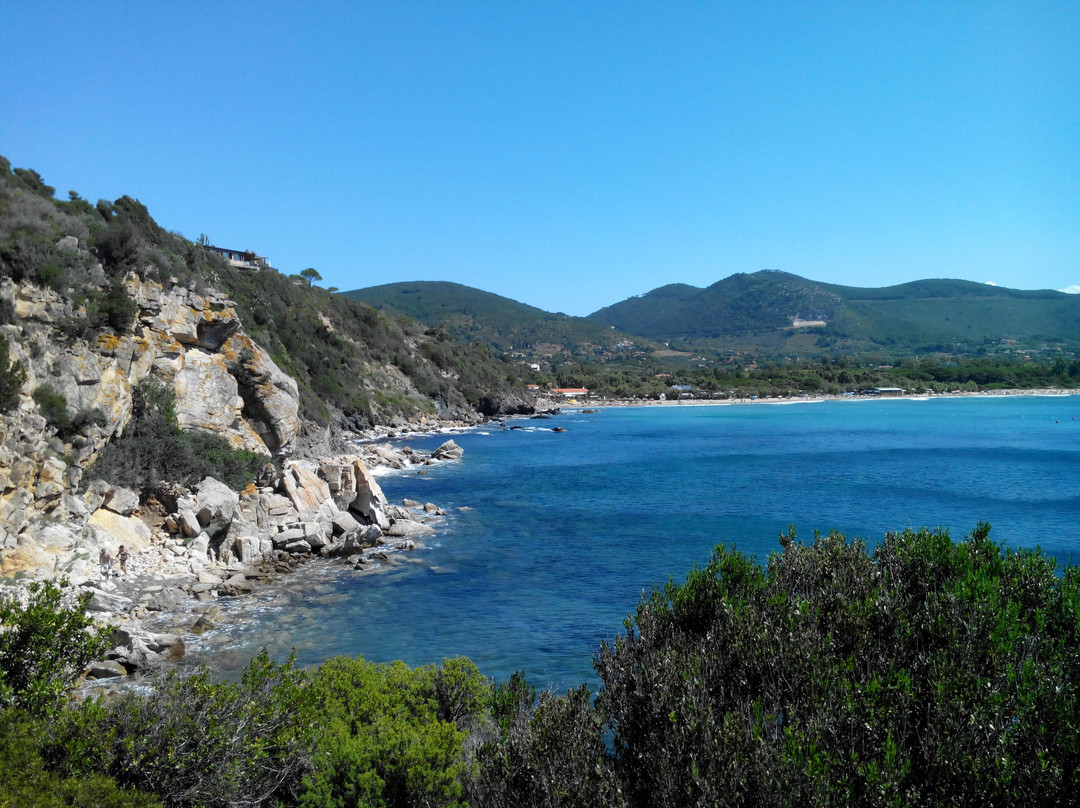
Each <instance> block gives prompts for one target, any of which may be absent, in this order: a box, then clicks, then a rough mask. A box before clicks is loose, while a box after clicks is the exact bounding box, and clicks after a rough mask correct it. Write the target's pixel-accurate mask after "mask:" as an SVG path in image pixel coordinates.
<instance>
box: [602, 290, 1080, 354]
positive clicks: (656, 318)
mask: <svg viewBox="0 0 1080 808" xmlns="http://www.w3.org/2000/svg"><path fill="white" fill-rule="evenodd" d="M588 319H590V320H592V321H594V322H596V323H597V324H603V325H607V326H609V327H614V328H616V329H620V330H623V331H627V332H630V333H636V334H640V335H642V336H644V337H647V338H650V339H654V340H658V341H665V342H671V343H673V346H674V345H676V344H677V345H679V346H680V347H686V348H692V349H694V350H736V351H745V352H749V353H762V354H800V355H814V354H819V355H826V354H833V355H836V354H855V355H857V354H862V353H867V352H873V351H881V350H885V351H887V352H892V353H898V354H905V353H927V352H934V351H943V352H960V353H973V352H976V351H978V350H979V349H980V348H986V349H989V348H991V347H994V346H997V347H1000V346H1002V345H1010V346H1014V347H1015V348H1016V349H1028V350H1032V349H1039V348H1041V347H1043V346H1044V345H1047V344H1050V345H1068V346H1070V347H1075V346H1076V345H1077V344H1078V343H1080V296H1076V295H1067V294H1064V293H1061V292H1055V291H1049V290H1045V291H1019V290H1015V289H1005V288H1002V287H999V286H990V285H987V284H979V283H973V282H970V281H959V280H921V281H914V282H911V283H905V284H900V285H898V286H890V287H884V288H858V287H849V286H838V285H834V284H826V283H818V282H816V281H811V280H807V279H805V278H801V277H799V276H797V275H791V274H789V273H786V272H778V271H775V270H762V271H761V272H755V273H753V274H736V275H732V276H731V277H729V278H725V279H724V280H722V281H719V282H717V283H714V284H713V285H711V286H709V287H707V288H705V289H696V288H694V287H687V286H682V285H676V286H663V287H660V288H659V289H655V290H653V291H652V292H649V293H647V294H644V295H641V296H639V297H635V298H630V299H628V300H624V301H622V302H621V303H616V304H615V305H613V306H608V307H606V308H603V309H600V310H599V311H597V312H595V313H593V314H591V315H589V317H588Z"/></svg>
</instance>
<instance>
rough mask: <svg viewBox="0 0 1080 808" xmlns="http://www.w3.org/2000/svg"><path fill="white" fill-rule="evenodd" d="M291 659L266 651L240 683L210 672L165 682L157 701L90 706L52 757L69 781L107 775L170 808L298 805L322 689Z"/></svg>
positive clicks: (137, 697)
mask: <svg viewBox="0 0 1080 808" xmlns="http://www.w3.org/2000/svg"><path fill="white" fill-rule="evenodd" d="M303 685H304V677H303V674H302V673H300V672H299V671H297V670H295V669H294V668H293V666H292V663H291V661H290V662H289V663H286V664H284V665H275V664H274V663H272V662H271V661H270V660H269V658H268V657H267V655H266V653H265V652H263V653H262V654H261V655H259V656H258V657H256V658H255V659H254V660H252V662H251V664H250V665H249V666H248V668H247V670H246V671H245V672H244V675H243V677H242V679H241V681H240V682H239V683H231V682H222V683H213V682H211V681H210V679H209V675H208V672H207V671H205V670H203V671H201V672H199V673H196V674H194V675H192V676H189V677H186V678H183V677H180V676H178V675H176V674H172V675H170V676H168V677H166V678H164V679H162V680H159V681H158V683H157V685H156V686H155V688H154V693H153V695H151V696H144V695H141V694H137V693H132V692H128V693H125V694H124V695H122V696H119V697H116V698H113V699H109V700H99V701H96V702H88V703H86V704H84V705H83V706H82V707H81V708H80V709H79V710H77V711H73V712H72V713H70V714H69V715H68V717H67V720H66V721H65V722H64V723H63V725H62V726H60V727H59V728H58V729H57V731H56V733H55V738H54V741H53V743H52V749H51V754H52V755H53V756H54V758H55V759H57V760H58V761H60V763H61V770H62V771H63V773H65V774H68V775H76V776H82V775H90V774H94V773H98V774H101V773H103V774H105V775H107V776H109V777H111V778H113V779H114V780H115V781H116V782H117V783H119V784H120V785H122V786H125V787H128V788H137V789H142V790H144V791H150V792H153V793H156V794H157V795H159V796H160V798H161V799H162V801H163V802H164V803H165V804H166V805H168V806H176V808H180V807H181V806H184V807H185V808H186V807H187V806H191V808H194V807H195V806H205V808H213V807H214V806H235V805H249V806H258V805H267V806H271V805H275V804H277V802H278V801H284V802H287V803H288V804H295V797H296V789H297V788H298V787H299V785H300V782H301V779H302V777H303V776H304V774H305V773H306V772H308V771H309V770H310V769H311V765H312V764H311V758H310V755H311V753H312V749H313V743H314V737H315V732H316V728H317V726H318V718H317V713H316V711H315V707H316V705H315V703H314V702H313V701H312V698H313V692H312V691H311V690H309V689H307V688H305V687H304V686H303Z"/></svg>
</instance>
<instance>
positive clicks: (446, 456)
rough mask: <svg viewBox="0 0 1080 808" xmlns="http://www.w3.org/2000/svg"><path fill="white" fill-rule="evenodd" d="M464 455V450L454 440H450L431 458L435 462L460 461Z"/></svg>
mask: <svg viewBox="0 0 1080 808" xmlns="http://www.w3.org/2000/svg"><path fill="white" fill-rule="evenodd" d="M463 454H465V450H464V449H462V448H461V447H460V446H458V445H457V444H456V443H454V441H453V440H448V441H446V443H444V444H442V445H441V446H440V447H439V448H438V449H436V450H435V451H434V452H432V453H431V457H432V458H433V459H434V460H460V459H461V456H462V455H463Z"/></svg>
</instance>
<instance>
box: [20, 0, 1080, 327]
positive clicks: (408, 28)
mask: <svg viewBox="0 0 1080 808" xmlns="http://www.w3.org/2000/svg"><path fill="white" fill-rule="evenodd" d="M0 6H2V14H0V19H2V20H3V29H4V37H3V41H4V45H3V48H0V154H3V155H4V156H5V157H7V158H8V159H9V160H11V162H12V164H13V165H15V166H20V167H26V168H33V169H36V170H37V171H38V172H40V173H41V174H42V176H43V178H44V179H45V181H46V182H47V183H49V184H50V185H54V186H55V187H56V188H57V195H58V196H60V197H62V198H66V196H67V191H68V190H69V189H73V190H76V191H78V192H79V193H80V194H81V195H82V196H84V197H85V198H87V199H89V200H90V201H92V202H93V201H96V200H97V199H100V198H105V199H109V200H112V199H115V198H117V197H119V196H121V195H123V194H128V195H130V196H133V197H136V198H137V199H139V200H141V201H142V202H143V203H144V204H146V206H147V207H148V208H149V209H150V212H151V214H152V215H153V216H154V217H155V218H156V219H157V221H158V222H159V223H160V224H162V225H164V226H165V227H167V228H169V229H171V230H176V231H178V232H180V233H182V234H184V235H185V236H187V237H188V238H191V239H196V238H198V236H199V235H200V234H202V233H205V234H206V235H207V236H208V237H209V238H210V240H211V241H212V243H215V244H218V245H220V246H225V247H232V248H238V249H252V250H255V251H256V252H259V253H260V254H262V255H267V256H269V257H270V259H271V261H272V262H273V264H274V266H276V267H278V268H279V269H281V270H283V271H285V272H287V273H297V272H299V271H300V270H302V269H304V268H306V267H309V266H311V267H315V268H316V269H317V270H318V271H319V272H320V273H321V274H322V276H323V278H324V280H323V285H324V286H337V287H339V288H340V289H342V290H347V289H355V288H359V287H363V286H369V285H375V284H380V283H390V282H394V281H412V280H450V281H457V282H459V283H464V284H468V285H470V286H476V287H479V288H481V289H485V290H487V291H489V292H495V293H497V294H501V295H505V296H507V297H511V298H514V299H516V300H520V301H522V302H524V303H529V304H531V305H534V306H539V307H541V308H543V309H547V310H549V311H563V312H566V313H568V314H578V315H583V314H588V313H590V312H592V311H594V310H596V309H598V308H600V307H602V306H605V305H609V304H612V303H615V302H618V301H620V300H622V299H625V298H627V297H629V296H631V295H635V294H641V293H643V292H646V291H648V290H650V289H653V288H655V287H657V286H661V285H664V284H667V283H676V282H679V283H688V284H692V285H695V286H707V285H709V284H711V283H714V282H716V281H718V280H720V279H721V278H725V277H727V276H728V275H731V274H733V273H735V272H754V271H756V270H759V269H764V268H772V269H783V270H785V271H788V272H792V273H795V274H797V275H802V276H804V277H808V278H812V279H814V280H820V281H827V282H832V283H841V284H847V285H854V286H885V285H890V284H894V283H901V282H904V281H910V280H917V279H920V278H929V277H949V278H964V279H968V280H973V281H979V282H991V283H997V284H1000V285H1002V286H1010V287H1014V288H1021V289H1046V288H1050V289H1064V288H1067V287H1070V286H1078V285H1080V3H1077V2H1076V1H1075V0H1067V2H1039V1H1038V0H1017V2H1006V3H1001V2H993V0H978V1H977V2H976V1H973V2H962V3H961V2H947V0H941V1H937V2H918V1H917V0H903V1H900V0H897V1H896V2H885V1H880V2H879V1H875V2H831V1H830V0H824V1H823V2H810V0H806V1H805V2H791V3H788V2H760V3H759V2H721V1H719V0H717V1H716V2H678V1H677V0H672V2H633V0H620V1H619V2H615V1H614V0H612V1H611V2H588V0H577V1H576V2H565V3H563V2H554V1H552V2H547V1H545V2H481V0H460V1H459V2H450V1H449V0H444V1H440V2H424V3H421V2H408V1H405V2H350V3H340V4H336V3H329V2H316V3H309V2H296V3H280V2H267V1H264V2H227V1H226V2H183V3H147V2H144V1H143V0H140V2H104V3H82V2H76V3H72V2H63V3H60V2H49V1H48V0H35V1H34V2H29V0H25V1H23V0H3V2H2V3H0Z"/></svg>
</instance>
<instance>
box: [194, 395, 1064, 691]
mask: <svg viewBox="0 0 1080 808" xmlns="http://www.w3.org/2000/svg"><path fill="white" fill-rule="evenodd" d="M515 423H516V424H518V425H521V426H524V427H526V428H525V429H522V430H518V429H514V430H511V429H498V428H495V429H487V430H484V431H477V432H472V433H466V434H462V435H457V436H454V439H455V440H456V441H457V442H458V443H459V444H460V445H461V446H462V447H463V448H464V449H465V456H464V458H463V459H462V460H461V461H457V462H452V463H444V464H442V465H439V466H435V467H432V468H431V469H430V471H429V472H428V473H427V474H424V475H417V474H416V473H415V472H410V473H401V474H398V475H395V476H385V477H382V478H380V482H381V484H382V486H383V490H384V491H385V492H386V494H387V496H388V497H389V498H390V500H391V501H400V499H401V498H402V497H410V498H413V499H419V500H424V501H432V502H435V503H437V504H439V505H441V506H442V507H443V508H445V509H446V510H448V511H450V513H451V515H450V517H449V518H448V519H447V521H446V524H445V526H444V527H443V528H441V529H440V531H439V533H437V534H436V535H435V536H434V537H429V541H428V544H427V546H426V547H425V548H423V549H421V550H417V551H415V552H414V553H413V554H411V556H410V561H411V562H412V563H409V564H406V565H403V566H401V567H398V568H396V569H394V570H392V571H389V572H386V573H382V574H377V575H358V574H356V573H355V572H353V571H352V570H351V569H347V568H344V567H342V566H339V565H331V564H321V563H320V564H311V565H308V567H307V568H305V569H304V570H303V571H302V572H300V573H297V574H296V575H294V576H291V577H289V578H288V579H287V580H286V582H285V583H284V584H283V585H282V586H279V587H274V588H273V589H272V591H266V592H263V593H261V594H260V595H258V596H257V597H255V598H252V599H247V600H241V601H237V602H235V603H234V604H230V605H227V608H228V609H229V610H230V612H233V613H234V621H233V625H232V627H231V628H229V629H227V630H223V631H220V632H216V633H215V635H214V636H211V637H209V638H208V640H207V643H208V644H212V645H214V646H216V647H218V648H219V649H220V647H221V645H222V644H225V645H227V646H228V647H229V649H230V651H229V652H228V653H223V652H222V651H220V650H218V651H216V652H215V665H216V666H221V667H224V668H225V669H229V667H230V665H232V666H233V667H236V666H239V665H241V664H242V663H243V662H244V661H246V660H247V659H248V658H249V657H250V656H251V655H252V654H253V653H254V652H255V651H257V650H258V649H259V648H260V647H262V646H264V645H265V646H267V647H268V648H270V650H271V652H272V653H273V654H274V655H275V656H276V657H278V658H280V659H284V658H285V657H287V656H288V654H289V651H290V649H291V648H293V647H295V648H296V651H297V656H298V660H299V662H300V663H301V664H314V663H317V662H321V661H322V660H323V659H325V658H326V657H328V656H332V655H335V654H349V655H352V656H356V655H363V656H365V657H366V658H368V659H371V660H375V661H390V660H393V659H404V660H405V661H406V662H408V663H409V664H412V665H417V664H425V663H428V662H437V661H439V660H441V659H442V658H443V657H446V656H454V655H458V654H464V655H466V656H468V657H470V658H472V659H473V661H475V662H476V663H477V665H479V667H480V669H481V670H482V671H483V672H484V673H485V674H487V675H489V676H495V677H498V678H505V677H506V676H508V675H509V674H510V673H511V672H513V671H514V670H516V669H519V668H521V669H524V670H525V672H526V674H527V676H528V678H529V680H530V682H532V683H533V684H536V685H538V686H541V687H545V686H554V687H556V688H560V689H562V688H566V687H570V686H574V685H577V684H580V683H581V682H582V681H586V680H588V681H590V682H594V679H593V674H592V667H591V658H592V654H593V653H594V652H595V651H596V649H597V648H598V647H599V643H600V641H601V640H602V639H610V638H611V637H613V636H614V635H615V634H616V633H617V632H619V631H620V630H621V628H622V621H623V619H624V618H625V617H626V616H627V614H628V613H629V612H631V611H632V610H633V609H634V607H635V605H636V603H637V601H638V599H639V597H640V595H641V593H642V592H643V591H646V590H648V589H649V588H650V587H651V586H652V585H654V584H659V583H663V582H664V581H666V580H667V579H668V578H669V577H672V576H673V577H675V578H676V579H681V578H682V577H683V576H685V574H686V572H687V571H688V570H689V569H690V568H691V567H692V566H693V565H694V564H695V563H697V564H704V563H705V562H707V560H708V557H709V552H710V550H711V548H712V547H713V545H714V544H717V543H720V542H726V543H727V544H728V545H731V544H735V545H736V546H737V547H738V548H739V549H741V550H743V551H745V552H747V553H749V554H752V555H756V556H757V557H758V558H760V559H762V560H764V558H765V557H766V556H767V555H768V553H770V552H771V551H773V550H775V549H777V547H778V543H777V536H778V535H779V533H780V532H781V531H782V530H784V529H785V528H786V527H787V526H788V525H792V524H793V525H795V526H796V528H797V530H798V532H799V535H800V536H801V537H802V538H804V539H809V538H811V537H812V534H813V531H814V530H820V531H822V532H827V531H829V530H830V529H837V530H840V531H842V532H843V533H845V534H847V535H848V536H849V537H851V536H858V537H861V538H865V539H866V540H867V541H868V542H870V543H873V542H876V541H877V540H879V539H880V538H881V537H882V536H883V535H884V534H885V532H887V531H890V530H902V529H904V528H907V527H921V526H929V527H946V528H948V529H949V530H950V532H951V534H952V535H953V537H954V538H957V539H959V538H961V537H963V536H964V535H966V534H967V533H968V532H969V531H970V530H971V529H972V528H974V527H975V525H976V523H977V522H979V521H986V522H989V523H991V525H992V531H991V536H993V537H994V538H995V539H997V540H998V541H1001V542H1004V543H1006V544H1008V545H1009V546H1012V547H1030V546H1034V545H1036V544H1038V545H1041V546H1042V548H1043V550H1044V551H1046V552H1048V553H1050V554H1052V555H1054V556H1055V557H1057V558H1058V559H1059V560H1060V561H1062V562H1063V563H1068V562H1070V561H1078V562H1080V529H1078V525H1080V475H1078V474H1077V471H1078V470H1080V397H1078V396H1068V397H980V398H939V399H932V400H879V401H849V400H842V401H834V402H819V403H805V404H803V403H799V404H784V405H771V404H749V405H732V406H716V407H693V406H670V407H663V408H656V407H654V408H627V409H605V410H602V411H600V412H598V413H594V414H583V413H579V412H575V413H566V414H563V415H561V416H558V417H556V418H554V419H552V420H547V421H543V420H523V421H517V422H515ZM553 426H562V427H564V428H565V429H566V430H567V431H566V432H564V433H555V432H553V431H551V427H553ZM445 439H446V438H445V436H443V437H438V438H428V439H422V440H416V441H413V445H415V446H417V447H418V448H427V449H430V448H434V446H436V445H438V444H439V443H441V442H442V441H443V440H445ZM241 617H244V618H245V619H240V618H241ZM251 617H255V618H256V619H249V618H251ZM196 652H198V648H196Z"/></svg>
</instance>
